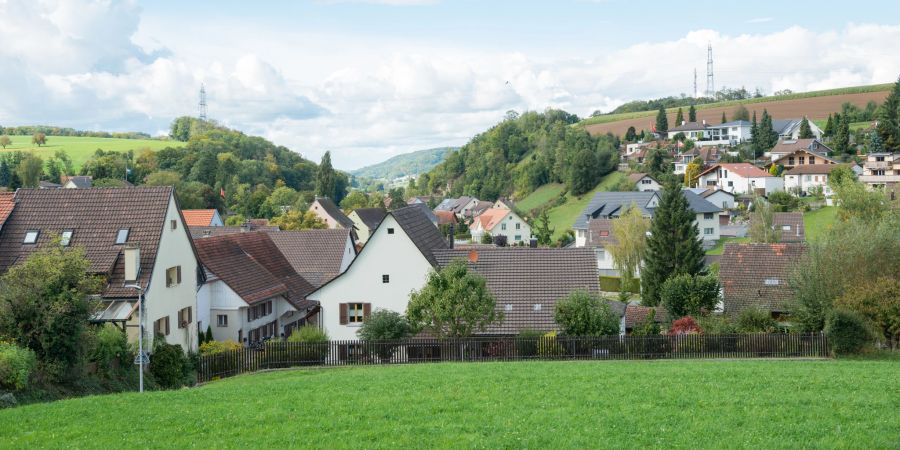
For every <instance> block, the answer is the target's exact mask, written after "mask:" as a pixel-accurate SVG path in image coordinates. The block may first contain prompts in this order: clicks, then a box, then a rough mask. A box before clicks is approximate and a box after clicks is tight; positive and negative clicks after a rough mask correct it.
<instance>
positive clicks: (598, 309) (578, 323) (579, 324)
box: [553, 290, 619, 336]
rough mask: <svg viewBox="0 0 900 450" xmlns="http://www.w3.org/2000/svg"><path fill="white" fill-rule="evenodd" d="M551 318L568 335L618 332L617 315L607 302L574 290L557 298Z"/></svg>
mask: <svg viewBox="0 0 900 450" xmlns="http://www.w3.org/2000/svg"><path fill="white" fill-rule="evenodd" d="M553 319H554V320H555V321H556V323H557V325H559V327H560V329H561V330H562V332H563V334H565V335H568V336H610V335H617V334H619V317H618V316H617V315H616V314H614V313H613V312H612V309H611V308H610V307H609V303H607V302H606V301H605V300H603V299H601V298H600V297H598V296H597V295H594V294H591V293H588V292H585V291H581V290H578V291H574V292H572V293H570V294H569V295H568V296H567V297H566V298H563V299H560V300H557V302H556V309H555V310H554V311H553Z"/></svg>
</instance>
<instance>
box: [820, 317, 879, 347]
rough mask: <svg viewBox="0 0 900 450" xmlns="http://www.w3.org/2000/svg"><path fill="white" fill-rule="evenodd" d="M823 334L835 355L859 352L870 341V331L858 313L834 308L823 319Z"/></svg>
mask: <svg viewBox="0 0 900 450" xmlns="http://www.w3.org/2000/svg"><path fill="white" fill-rule="evenodd" d="M825 335H826V336H827V337H828V342H830V343H831V350H832V352H834V354H835V355H847V354H854V353H859V352H860V351H862V350H863V349H864V348H865V347H866V345H868V344H869V343H871V342H872V332H871V330H870V329H869V325H868V324H867V323H866V320H865V319H864V318H863V316H861V315H860V314H858V313H855V312H853V311H847V310H845V309H834V310H832V311H831V314H829V315H828V318H827V319H826V320H825Z"/></svg>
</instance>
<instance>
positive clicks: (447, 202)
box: [434, 198, 458, 211]
mask: <svg viewBox="0 0 900 450" xmlns="http://www.w3.org/2000/svg"><path fill="white" fill-rule="evenodd" d="M457 200H458V199H455V198H445V199H443V200H441V202H440V203H438V205H437V206H435V207H434V210H435V211H453V207H454V206H456V202H457Z"/></svg>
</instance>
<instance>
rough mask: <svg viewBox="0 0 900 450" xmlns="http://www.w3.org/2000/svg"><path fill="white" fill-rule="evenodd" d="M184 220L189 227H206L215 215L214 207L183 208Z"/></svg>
mask: <svg viewBox="0 0 900 450" xmlns="http://www.w3.org/2000/svg"><path fill="white" fill-rule="evenodd" d="M181 214H183V215H184V221H185V222H187V226H189V227H208V226H210V224H211V223H212V219H213V217H215V215H216V210H215V209H183V210H181Z"/></svg>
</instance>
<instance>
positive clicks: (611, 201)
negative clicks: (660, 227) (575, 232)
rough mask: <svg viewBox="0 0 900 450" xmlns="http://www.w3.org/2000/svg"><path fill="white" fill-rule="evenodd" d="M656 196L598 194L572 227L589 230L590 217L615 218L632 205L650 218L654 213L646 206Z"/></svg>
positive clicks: (651, 194) (652, 194)
mask: <svg viewBox="0 0 900 450" xmlns="http://www.w3.org/2000/svg"><path fill="white" fill-rule="evenodd" d="M654 196H657V193H656V192H654V191H645V192H597V193H596V194H594V198H592V199H591V201H590V203H588V205H587V206H586V207H585V208H584V210H583V211H582V212H581V215H579V216H578V217H577V218H576V219H575V224H574V225H572V228H575V229H582V230H584V229H587V216H588V215H590V216H591V217H594V218H597V217H613V216H616V215H618V214H620V213H621V212H623V211H624V209H625V208H626V207H628V206H629V205H631V204H632V203H634V204H635V205H637V207H638V208H640V210H641V213H642V214H643V215H645V216H648V217H649V216H651V215H652V214H653V213H652V212H651V211H650V209H648V208H647V207H646V206H647V204H648V203H650V200H651V199H652V198H653V197H654Z"/></svg>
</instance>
